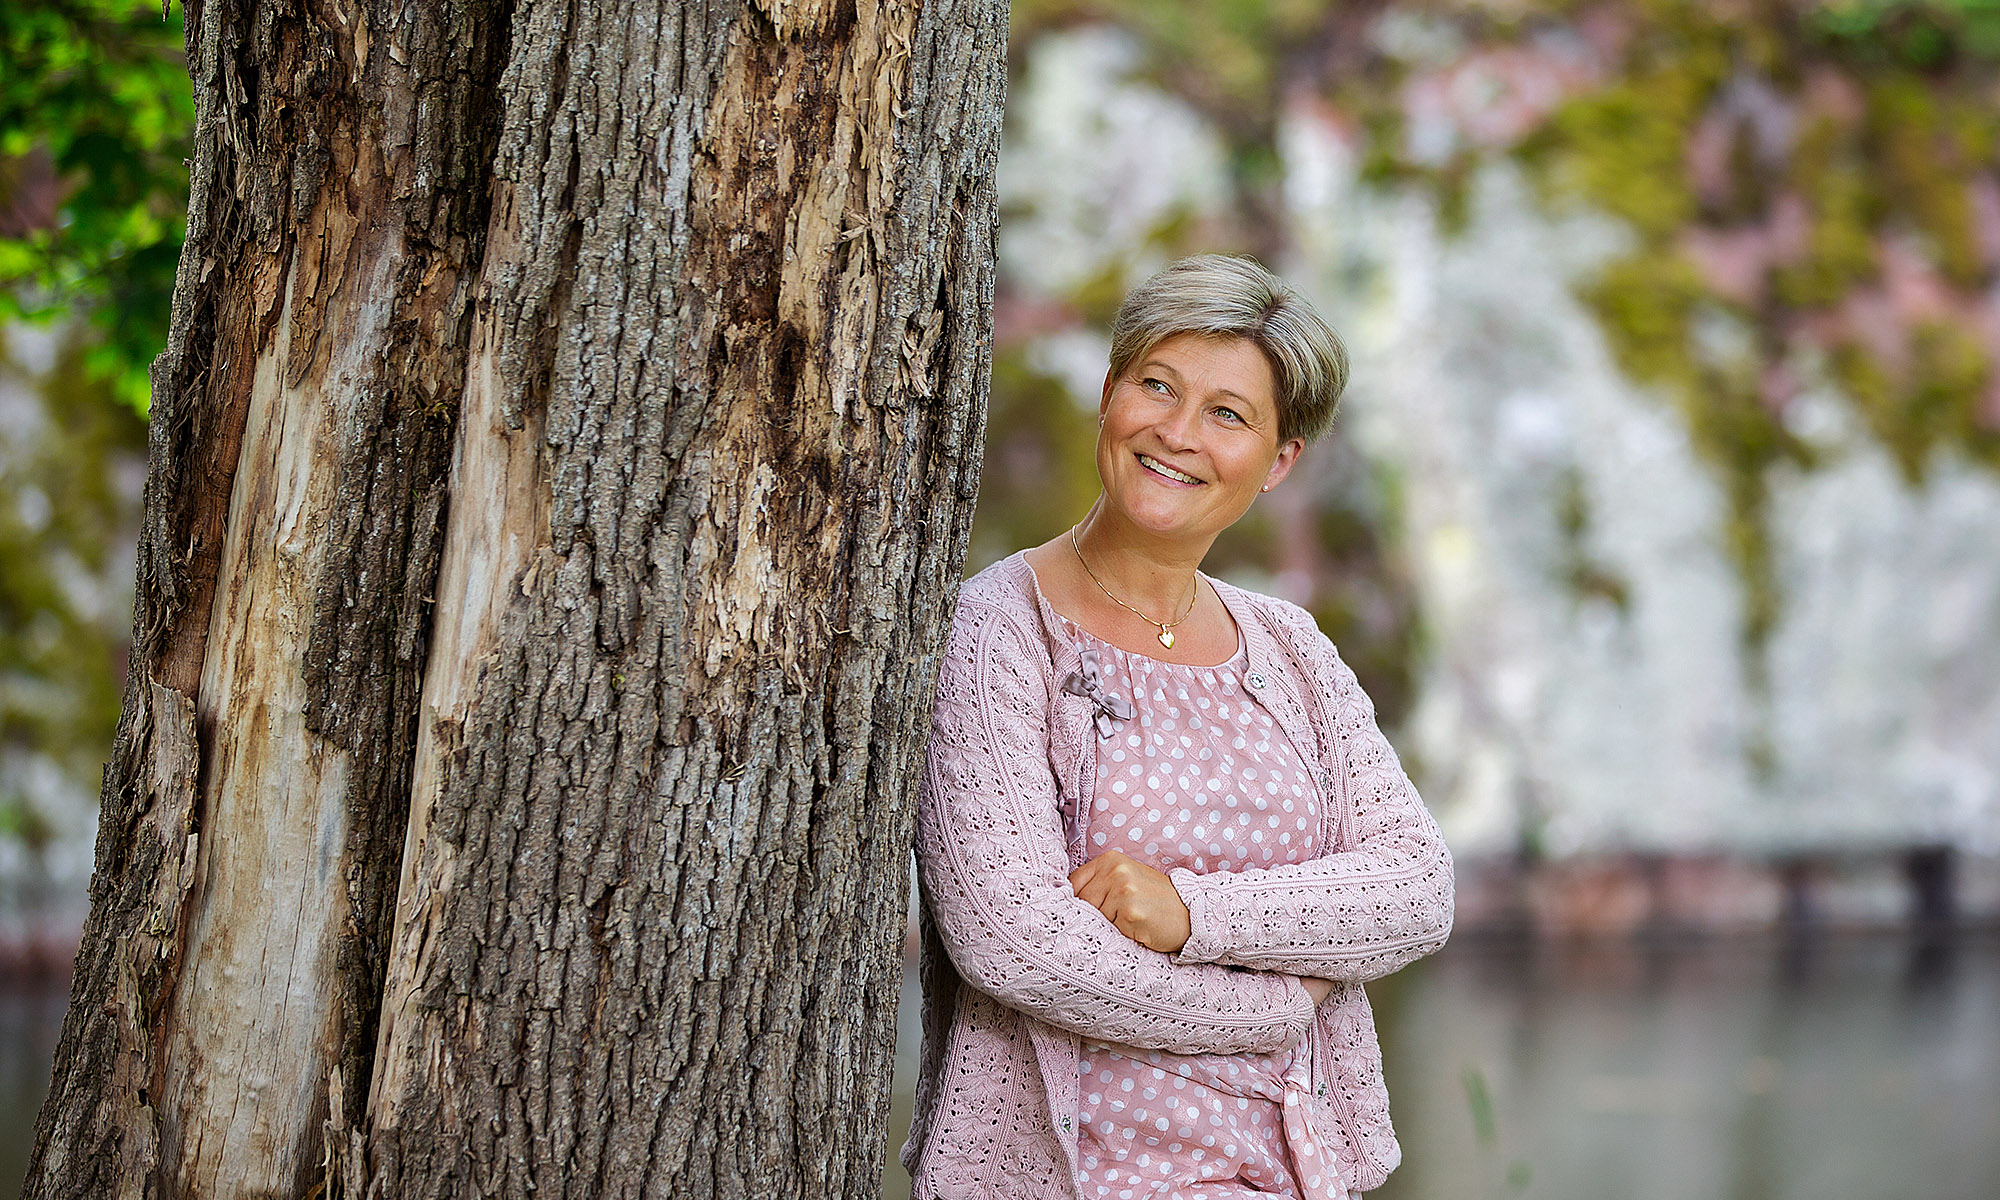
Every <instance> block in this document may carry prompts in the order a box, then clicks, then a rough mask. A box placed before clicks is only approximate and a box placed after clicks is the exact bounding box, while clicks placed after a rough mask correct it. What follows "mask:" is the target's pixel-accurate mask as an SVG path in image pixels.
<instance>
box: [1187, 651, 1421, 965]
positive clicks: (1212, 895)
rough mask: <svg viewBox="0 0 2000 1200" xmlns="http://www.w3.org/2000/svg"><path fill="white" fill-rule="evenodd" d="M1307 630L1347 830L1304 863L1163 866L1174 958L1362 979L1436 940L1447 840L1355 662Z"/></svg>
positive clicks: (1321, 725)
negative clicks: (1178, 935) (1174, 918)
mask: <svg viewBox="0 0 2000 1200" xmlns="http://www.w3.org/2000/svg"><path fill="white" fill-rule="evenodd" d="M1301 615H1302V614H1301ZM1306 619H1307V620H1310V618H1306ZM1306 640H1307V642H1308V644H1310V645H1312V646H1313V647H1314V651H1313V653H1311V654H1310V655H1309V656H1308V657H1309V659H1310V669H1309V670H1308V671H1307V682H1308V686H1312V687H1315V688H1318V689H1320V692H1321V694H1320V696H1319V697H1318V703H1317V705H1316V706H1315V705H1312V704H1308V709H1309V710H1310V709H1311V708H1313V707H1317V708H1318V710H1319V713H1320V714H1323V715H1322V716H1321V718H1320V720H1319V721H1317V722H1316V725H1317V726H1318V729H1319V733H1320V736H1321V737H1322V738H1323V739H1331V740H1332V742H1333V744H1334V746H1335V747H1336V754H1335V758H1336V761H1337V762H1338V763H1339V767H1338V769H1337V770H1336V771H1335V775H1334V778H1333V780H1332V781H1331V783H1332V787H1331V789H1330V791H1331V795H1330V796H1329V797H1328V800H1329V802H1331V803H1335V804H1338V805H1341V806H1343V807H1344V809H1345V817H1346V820H1345V822H1344V823H1345V824H1348V825H1349V826H1350V828H1351V836H1350V837H1349V838H1348V839H1347V840H1346V843H1345V847H1344V848H1339V849H1335V848H1333V847H1328V848H1327V850H1326V851H1325V852H1323V853H1322V854H1321V855H1320V856H1318V857H1316V858H1313V859H1309V860H1307V861H1305V862H1301V863H1289V864H1286V865H1283V866H1277V867H1268V868H1259V869H1250V870H1242V871H1212V872H1209V873H1206V874H1196V873H1195V872H1193V871H1190V870H1187V869H1186V868H1184V867H1176V868H1174V869H1173V870H1172V871H1170V872H1168V875H1169V877H1170V878H1171V879H1172V880H1173V882H1174V887H1175V889H1176V890H1177V891H1179V892H1180V894H1181V899H1182V901H1183V903H1185V904H1186V905H1187V908H1188V914H1189V924H1190V926H1191V927H1192V934H1191V935H1190V936H1189V938H1188V940H1187V944H1186V945H1185V946H1183V947H1181V949H1180V951H1179V952H1178V953H1177V954H1176V955H1174V959H1175V961H1177V962H1183V963H1224V964H1230V965H1234V966H1243V967H1253V968H1257V969H1260V970H1267V971H1289V972H1293V973H1296V974H1299V975H1305V976H1315V977H1318V978H1323V979H1333V980H1339V981H1343V982H1347V983H1361V982H1365V981H1367V980H1370V979H1375V978H1377V977H1379V976H1383V975H1387V974H1389V973H1390V972H1392V971H1395V970H1397V969H1399V968H1401V967H1403V966H1404V965H1406V964H1408V963H1410V962H1413V961H1415V960H1416V959H1419V958H1422V957H1423V956H1424V955H1426V954H1429V953H1430V952H1432V951H1433V950H1436V949H1437V948H1438V947H1440V946H1442V945H1443V944H1444V942H1445V938H1446V937H1447V936H1448V935H1449V934H1450V932H1451V920H1452V861H1451V852H1450V851H1449V850H1448V849H1446V847H1445V844H1444V838H1443V837H1442V836H1440V834H1439V833H1438V827H1437V822H1436V821H1435V820H1433V819H1432V817H1431V814H1430V812H1429V810H1427V809H1426V808H1425V807H1424V803H1423V800H1422V799H1421V798H1419V797H1418V795H1417V789H1416V788H1415V787H1414V786H1413V785H1412V784H1411V783H1410V777H1409V776H1408V775H1407V774H1405V773H1404V771H1403V767H1402V763H1401V761H1400V760H1398V758H1397V757H1396V751H1395V748H1394V747H1392V746H1391V745H1390V744H1389V739H1388V738H1386V737H1384V736H1382V731H1381V730H1380V729H1379V728H1377V727H1376V723H1375V706H1374V704H1373V703H1372V702H1371V701H1370V700H1369V699H1368V696H1367V694H1366V693H1364V692H1363V691H1362V690H1361V685H1360V684H1359V683H1358V682H1357V681H1356V680H1355V678H1354V672H1353V671H1352V670H1350V669H1349V668H1348V666H1347V664H1346V663H1345V662H1343V661H1342V660H1341V658H1340V655H1339V654H1338V653H1337V652H1336V651H1335V650H1334V648H1333V644H1332V643H1331V642H1329V641H1327V640H1326V638H1325V637H1324V636H1323V635H1321V634H1320V633H1319V631H1318V629H1317V627H1314V628H1313V629H1312V630H1311V634H1310V637H1309V638H1308V639H1306Z"/></svg>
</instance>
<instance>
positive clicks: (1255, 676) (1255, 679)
mask: <svg viewBox="0 0 2000 1200" xmlns="http://www.w3.org/2000/svg"><path fill="white" fill-rule="evenodd" d="M1243 682H1245V683H1247V684H1249V685H1250V686H1251V687H1253V688H1256V689H1257V690H1258V691H1260V692H1261V691H1263V690H1264V673H1263V672H1262V671H1252V672H1250V673H1249V674H1248V675H1246V676H1244V677H1243Z"/></svg>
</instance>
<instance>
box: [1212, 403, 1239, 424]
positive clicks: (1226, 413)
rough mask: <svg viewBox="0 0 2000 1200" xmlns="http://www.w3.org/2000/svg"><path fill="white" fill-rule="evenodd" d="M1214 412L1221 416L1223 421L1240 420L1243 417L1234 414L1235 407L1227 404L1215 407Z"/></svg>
mask: <svg viewBox="0 0 2000 1200" xmlns="http://www.w3.org/2000/svg"><path fill="white" fill-rule="evenodd" d="M1215 413H1216V415H1217V416H1219V417H1221V418H1222V419H1223V420H1225V421H1241V420H1242V419H1243V418H1242V417H1240V416H1238V415H1237V414H1236V410H1235V409H1233V408H1230V407H1228V406H1227V405H1224V406H1222V407H1219V408H1217V409H1216V410H1215Z"/></svg>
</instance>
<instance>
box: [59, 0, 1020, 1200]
mask: <svg viewBox="0 0 2000 1200" xmlns="http://www.w3.org/2000/svg"><path fill="white" fill-rule="evenodd" d="M1005 22H1006V10H1005V7H1004V6H1003V5H1001V4H1000V3H998V2H997V0H952V2H950V3H939V4H932V5H927V6H926V5H919V4H915V3H901V4H893V3H868V2H854V0H758V2H757V3H753V4H748V5H746V4H744V3H741V2H740V0H738V2H729V3H724V2H722V0H709V2H707V3H702V2H699V0H694V2H689V3H680V4H671V3H668V4H662V3H650V4H648V3H638V2H634V3H628V4H619V5H610V6H601V7H600V6H588V5H573V4H569V3H550V2H545V0H514V2H513V3H512V4H511V5H509V4H501V3H499V2H498V0H488V2H484V3H479V2H472V0H460V2H459V3H456V4H451V5H446V6H418V7H417V8H408V7H401V6H391V5H379V4H371V3H368V2H367V0H359V2H356V3H341V2H340V0H300V2H299V3H296V4H287V3H281V4H265V5H257V6H250V5H242V4H229V3H220V2H214V3H210V4H208V5H202V6H199V7H191V8H190V12H189V21H188V28H189V35H188V36H189V61H190V71H191V74H192V76H193V78H194V81H195V87H196V98H197V110H198V112H199V114H200V125H199V127H198V130H197V136H196V159H195V163H194V171H193V193H192V196H191V201H190V215H189V237H188V242H187V248H186V251H185V252H184V255H183V259H182V263H181V274H180V279H179V282H178V286H177V290H176V299H175V311H174V320H173V327H172V332H171V334H170V339H169V345H168V348H167V351H166V353H165V354H163V355H162V356H161V358H160V360H159V361H158V362H157V363H156V364H155V366H154V417H153V424H152V430H151V437H152V447H151V462H150V471H149V477H148V484H147V492H146V498H145V525H144V530H143V533H142V538H141V546H140V558H139V564H140V565H139V589H138V598H137V605H136V615H135V644H134V649H133V653H132V659H131V661H132V667H133V669H132V671H131V676H130V683H129V685H128V690H127V696H126V705H125V713H124V716H123V718H122V719H121V724H120V727H119V734H118V740H117V743H116V745H115V746H114V750H113V758H112V761H111V763H110V764H109V765H108V766H107V768H106V773H105V786H104V809H103V818H102V825H101V830H100V836H99V844H98V862H97V872H96V875H95V877H94V878H93V882H92V908H91V915H90V918H89V921H88V923H87V925H86V929H85V940H84V945H83V948H82V951H81V952H80V953H79V956H78V961H77V974H76V982H75V984H74V991H73V1002H72V1006H71V1011H70V1014H69V1016H68V1018H67V1020H66V1022H65V1025H64V1031H63V1037H62V1041H61V1044H60V1047H59V1049H58V1058H57V1064H56V1073H55V1080H54V1085H53V1087H52V1089H51V1093H50V1098H49V1100H48V1102H47V1104H46V1105H45V1107H44V1109H43V1112H42V1117H41V1120H40V1123H39V1125H38V1129H37V1145H36V1150H35V1156H34V1159H33V1162H32V1164H31V1168H30V1177H29V1181H28V1186H27V1189H26V1191H25V1192H24V1194H25V1195H31V1196H72V1195H73V1196H103V1195H112V1194H116V1195H120V1196H132V1197H145V1196H168V1195H172V1196H181V1195H200V1196H204V1197H206V1196H234V1195H255V1196H270V1195H299V1196H303V1195H306V1194H308V1193H310V1192H312V1191H314V1190H315V1189H324V1191H325V1193H326V1194H328V1195H335V1194H345V1195H350V1196H355V1197H360V1196H364V1195H379V1196H398V1195H412V1196H424V1197H431V1196H447V1195H486V1194H492V1193H497V1192H505V1193H508V1194H518V1193H522V1192H525V1191H528V1190H534V1191H536V1192H541V1193H545V1194H548V1195H591V1196H595V1195H600V1194H617V1195H638V1194H651V1195H675V1196H683V1195H685V1196H708V1195H716V1196H750V1195H756V1196H765V1195H852V1196H864V1195H865V1196H873V1195H875V1194H877V1192H878V1191H879V1176H880V1170H881V1164H882V1160H883V1155H884V1151H885V1149H886V1147H885V1130H884V1128H883V1119H884V1116H885V1114H886V1109H887V1091H888V1086H889V1058H890V1054H891V1051H892V1048H893V1044H894V1032H893V1019H894V1012H895V997H896V995H897V987H898V981H899V977H900V971H899V968H900V955H899V952H900V946H901V936H902V928H903V904H904V900H905V897H906V895H907V886H908V880H907V876H906V874H905V872H906V869H907V846H908V841H909V835H910V821H911V815H912V807H913V796H912V790H913V781H914V778H915V775H914V772H915V770H916V768H917V766H918V764H919V762H920V755H921V750H922V737H923V731H924V730H925V728H926V727H927V720H928V707H929V705H928V700H929V695H930V690H931V686H932V681H933V679H934V676H935V667H936V655H937V653H938V649H939V645H940V643H941V639H942V634H943V629H944V623H945V620H946V617H947V616H948V612H949V602H950V598H951V595H952V593H953V590H954V587H955V581H956V579H957V575H958V569H959V566H960V563H961V561H962V558H963V553H964V545H965V536H966V532H967V526H968V524H969V520H970V516H971V501H972V497H973V492H974V489H975V487H976V481H977V472H978V459H979V454H978V444H979V436H980V428H981V421H982V419H983V414H984V402H985V389H986V380H987V374H988V370H989V367H990V347H989V328H990V327H989V322H990V313H991V301H992V239H993V226H994V220H995V209H994V197H993V186H992V183H993V181H992V172H993V166H994V160H995V157H996V155H997V146H998V132H999V114H1000V103H1001V88H1002V81H1003V75H1002V57H1003V53H1004V37H1005ZM433 626H434V628H433Z"/></svg>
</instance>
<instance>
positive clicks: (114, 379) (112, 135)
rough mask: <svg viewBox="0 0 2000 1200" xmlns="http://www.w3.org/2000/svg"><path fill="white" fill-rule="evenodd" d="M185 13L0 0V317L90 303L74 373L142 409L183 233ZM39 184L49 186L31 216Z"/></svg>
mask: <svg viewBox="0 0 2000 1200" xmlns="http://www.w3.org/2000/svg"><path fill="white" fill-rule="evenodd" d="M193 135H194V100H193V95H192V91H191V89H190V86H189V83H188V77H187V70H186V66H185V59H184V57H183V52H182V21H181V15H180V14H179V13H178V12H176V13H173V14H172V15H171V16H169V17H167V18H165V19H163V17H162V13H161V9H160V6H159V5H157V4H150V3H140V2H135V0H27V2H26V3H9V4H6V5H0V211H6V212H8V213H9V214H10V215H11V217H12V219H11V220H10V221H9V222H8V223H7V227H4V228H0V320H8V319H22V318H26V319H32V320H40V321H47V320H52V319H55V318H58V317H61V316H64V315H67V314H70V313H76V312H82V313H86V314H88V316H89V319H90V322H91V325H92V326H93V328H94V329H95V331H96V333H97V339H96V342H95V344H94V345H92V346H91V347H90V348H89V349H88V351H87V352H86V355H85V359H84V363H83V366H84V370H85V373H86V374H87V375H88V376H89V377H90V378H91V379H93V380H101V381H105V382H107V383H109V385H110V387H111V390H112V394H113V395H114V396H116V397H117V398H118V399H119V400H121V401H123V402H124V403H126V404H128V405H130V406H131V407H133V408H135V409H136V410H138V411H139V412H142V413H143V412H144V411H145V410H146V406H147V403H148V398H149V390H148V384H147V378H146V369H147V366H148V364H150V363H151V361H152V359H153V357H154V356H155V355H157V354H158V353H159V351H160V349H161V348H162V347H163V346H164V345H165V344H166V334H167V320H168V313H169V308H170V304H171V301H172V297H173V285H174V270H175V266H176V263H177V262H178V260H179V257H180V247H181V242H182V240H183V235H184V233H185V223H186V211H187V193H188V171H187V166H186V162H185V159H186V156H187V155H188V154H189V153H190V146H191V145H192V142H193ZM35 193H48V194H49V199H51V200H52V201H53V211H52V212H50V213H48V214H46V215H47V216H48V217H50V218H52V219H50V220H48V221H47V222H45V223H44V222H42V221H40V220H38V219H37V218H38V217H39V216H41V215H42V214H39V213H37V212H36V211H35V210H36V209H37V208H39V207H41V205H40V204H39V197H38V196H37V195H36V194H35Z"/></svg>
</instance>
